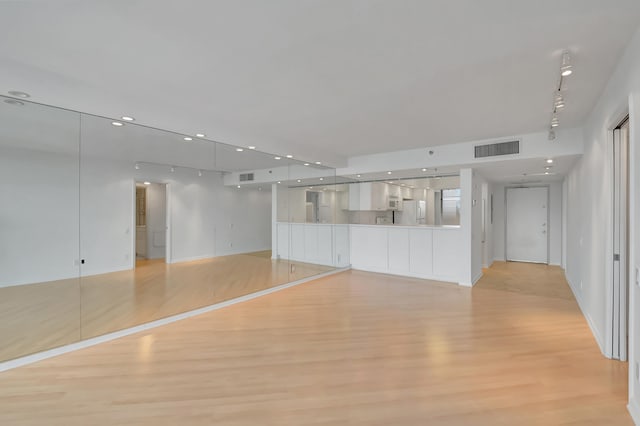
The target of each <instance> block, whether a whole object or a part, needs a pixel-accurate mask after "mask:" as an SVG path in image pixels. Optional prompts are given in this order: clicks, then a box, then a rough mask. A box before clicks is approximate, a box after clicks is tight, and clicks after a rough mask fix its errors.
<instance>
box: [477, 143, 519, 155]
mask: <svg viewBox="0 0 640 426" xmlns="http://www.w3.org/2000/svg"><path fill="white" fill-rule="evenodd" d="M519 153H520V141H509V142H500V143H492V144H489V145H477V146H476V147H475V158H483V157H495V156H497V155H511V154H519Z"/></svg>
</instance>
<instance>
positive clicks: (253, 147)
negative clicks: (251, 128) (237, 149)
mask: <svg viewBox="0 0 640 426" xmlns="http://www.w3.org/2000/svg"><path fill="white" fill-rule="evenodd" d="M247 148H249V149H256V147H255V146H248V147H247Z"/></svg>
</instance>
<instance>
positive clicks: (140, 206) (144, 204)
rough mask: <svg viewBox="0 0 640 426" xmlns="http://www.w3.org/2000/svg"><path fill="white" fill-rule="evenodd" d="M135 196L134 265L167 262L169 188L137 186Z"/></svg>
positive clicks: (147, 185)
mask: <svg viewBox="0 0 640 426" xmlns="http://www.w3.org/2000/svg"><path fill="white" fill-rule="evenodd" d="M135 193H136V197H135V224H136V235H135V253H136V262H135V265H136V266H142V265H145V264H148V263H151V262H153V263H156V262H166V260H167V259H166V253H167V229H168V228H167V185H166V184H163V183H152V182H148V181H145V182H136V184H135Z"/></svg>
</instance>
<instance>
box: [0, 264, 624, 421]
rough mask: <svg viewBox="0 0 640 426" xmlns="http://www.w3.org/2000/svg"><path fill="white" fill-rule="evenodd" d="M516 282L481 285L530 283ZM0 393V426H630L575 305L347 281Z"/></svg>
mask: <svg viewBox="0 0 640 426" xmlns="http://www.w3.org/2000/svg"><path fill="white" fill-rule="evenodd" d="M522 266H523V267H522V268H516V269H513V270H511V271H507V272H505V273H504V274H502V273H501V274H496V275H495V277H496V280H502V279H504V280H508V281H511V280H516V281H517V279H518V275H521V274H524V273H527V272H526V271H528V272H529V273H531V274H532V275H537V274H541V275H544V274H545V272H544V271H543V269H542V268H546V267H545V266H541V265H522ZM550 285H551V284H550ZM553 285H559V286H561V285H564V286H566V282H564V280H561V281H556V282H555V284H553ZM0 381H1V383H2V386H0V424H3V425H4V424H6V425H12V426H26V425H41V424H47V425H64V426H69V425H83V426H84V425H115V424H117V425H158V424H167V425H174V424H184V425H211V424H221V425H225V426H239V425H256V424H260V425H312V424H313V425H343V424H350V425H385V426H386V425H430V426H438V425H443V426H444V425H446V426H452V425H453V426H455V425H474V426H483V425H491V426H501V425H504V426H506V425H508V426H513V425H569V424H571V425H598V426H601V425H605V424H606V425H632V422H631V418H630V416H629V415H628V413H627V411H626V408H625V404H626V399H627V391H626V388H627V364H626V363H622V362H617V361H611V360H607V359H605V358H603V356H602V354H601V353H600V351H599V349H598V347H597V345H596V343H595V341H594V338H593V336H592V335H591V332H590V330H589V327H588V325H587V323H586V321H585V319H584V317H583V316H582V314H581V313H580V309H579V308H578V305H577V304H576V302H575V300H569V299H564V298H562V297H554V296H553V295H551V296H549V295H530V294H524V293H523V292H518V291H510V288H509V285H508V283H507V284H506V285H505V286H504V287H502V288H494V289H492V288H481V287H475V288H473V289H469V288H464V287H459V286H456V285H451V284H445V283H438V282H434V281H426V280H418V279H409V278H400V277H394V276H389V275H379V274H373V273H366V272H358V271H348V272H343V273H340V274H337V275H333V276H330V277H325V278H322V279H319V280H316V281H312V282H309V283H306V284H302V285H299V286H296V287H292V288H289V289H286V290H283V291H280V292H277V293H273V294H270V295H267V296H264V297H260V298H258V299H254V300H251V301H248V302H244V303H241V304H237V305H233V306H229V307H226V308H224V309H220V310H217V311H213V312H209V313H206V314H202V315H200V316H197V317H192V318H189V319H185V320H183V321H179V322H176V323H173V324H169V325H166V326H162V327H159V328H156V329H153V330H149V331H146V332H142V333H138V334H136V335H131V336H127V337H123V338H121V339H117V340H113V341H110V342H107V343H104V344H101V345H98V346H94V347H91V348H87V349H83V350H80V351H77V352H73V353H69V354H65V355H61V356H59V357H56V358H52V359H49V360H45V361H42V362H39V363H37V364H32V365H30V366H26V367H22V368H18V369H15V370H11V371H7V372H4V373H0Z"/></svg>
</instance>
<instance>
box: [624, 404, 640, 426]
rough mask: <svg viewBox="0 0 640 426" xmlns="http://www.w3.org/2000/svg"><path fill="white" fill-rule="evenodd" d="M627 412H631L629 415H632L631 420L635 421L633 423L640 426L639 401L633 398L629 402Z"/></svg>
mask: <svg viewBox="0 0 640 426" xmlns="http://www.w3.org/2000/svg"><path fill="white" fill-rule="evenodd" d="M627 410H629V414H631V419H633V422H634V423H635V424H636V425H637V426H640V405H639V404H638V400H637V399H635V398H632V399H631V400H630V401H629V405H627Z"/></svg>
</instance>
